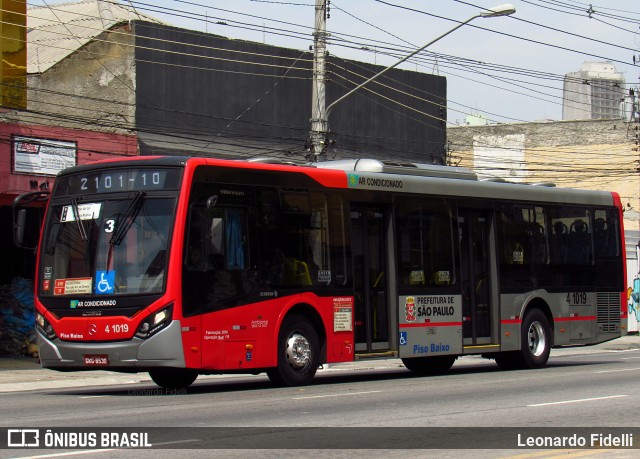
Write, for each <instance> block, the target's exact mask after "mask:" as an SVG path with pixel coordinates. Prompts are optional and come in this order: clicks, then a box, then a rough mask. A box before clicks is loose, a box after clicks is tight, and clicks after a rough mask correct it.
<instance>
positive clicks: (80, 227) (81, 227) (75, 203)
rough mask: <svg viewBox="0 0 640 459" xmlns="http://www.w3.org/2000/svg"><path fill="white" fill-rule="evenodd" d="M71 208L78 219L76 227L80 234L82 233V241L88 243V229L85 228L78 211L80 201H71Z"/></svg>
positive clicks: (75, 199)
mask: <svg viewBox="0 0 640 459" xmlns="http://www.w3.org/2000/svg"><path fill="white" fill-rule="evenodd" d="M71 208H72V209H73V215H74V216H75V217H76V226H77V227H78V232H79V233H80V239H82V240H83V241H88V240H89V236H88V235H87V229H86V228H85V227H84V223H82V219H81V218H80V210H79V209H78V199H77V198H72V199H71Z"/></svg>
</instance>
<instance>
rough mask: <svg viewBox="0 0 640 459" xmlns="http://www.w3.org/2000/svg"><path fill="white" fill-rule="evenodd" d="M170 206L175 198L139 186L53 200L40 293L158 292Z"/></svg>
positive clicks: (164, 263) (164, 257)
mask: <svg viewBox="0 0 640 459" xmlns="http://www.w3.org/2000/svg"><path fill="white" fill-rule="evenodd" d="M174 209H175V199H174V198H149V197H147V196H145V193H144V192H143V191H138V192H135V193H131V194H129V196H127V197H126V198H124V199H116V198H115V197H109V198H108V199H104V200H97V199H91V200H87V199H85V200H84V201H83V202H81V203H79V202H77V200H76V199H75V198H74V199H72V200H71V201H69V202H68V203H66V204H61V205H52V206H51V208H50V214H49V222H48V224H47V225H46V230H45V234H44V235H43V240H42V241H43V242H42V243H43V246H42V259H41V265H40V266H41V269H40V284H39V285H40V293H41V295H43V296H62V295H75V296H78V295H83V296H86V295H90V296H93V295H96V296H99V295H131V294H158V293H161V292H162V291H163V287H164V280H165V278H166V276H165V272H166V265H167V247H168V241H169V234H170V229H171V224H172V220H173V219H172V216H173V212H174ZM77 215H79V216H80V218H76V216H77Z"/></svg>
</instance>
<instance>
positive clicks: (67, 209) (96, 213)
mask: <svg viewBox="0 0 640 459" xmlns="http://www.w3.org/2000/svg"><path fill="white" fill-rule="evenodd" d="M100 209H102V204H101V203H91V204H78V212H79V213H80V220H96V219H98V218H99V217H100ZM74 221H76V216H75V213H74V212H73V206H71V205H69V206H64V207H63V208H62V214H61V215H60V223H67V222H74Z"/></svg>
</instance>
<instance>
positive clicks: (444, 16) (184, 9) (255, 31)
mask: <svg viewBox="0 0 640 459" xmlns="http://www.w3.org/2000/svg"><path fill="white" fill-rule="evenodd" d="M27 1H28V5H29V6H35V5H55V4H56V3H62V2H59V1H50V0H27ZM120 3H123V4H130V5H133V6H134V7H135V8H136V9H137V10H138V11H139V12H140V13H144V14H147V15H152V16H154V17H156V18H158V19H160V20H162V21H164V22H166V23H168V24H170V25H174V26H177V27H183V28H186V29H191V30H198V31H206V32H209V33H214V34H218V35H224V36H226V37H229V38H235V39H243V40H250V41H255V42H260V43H267V44H272V45H276V46H284V47H287V48H293V49H299V50H308V49H309V46H311V45H312V44H313V36H312V33H313V26H314V16H315V0H192V1H185V0H144V1H135V0H131V1H128V0H127V1H125V0H120ZM502 3H504V2H503V1H502V0H464V1H463V0H330V2H329V8H330V12H329V18H328V19H327V31H328V32H329V33H330V37H329V41H328V51H329V53H330V54H332V55H337V56H339V57H342V58H347V59H354V60H358V61H362V62H371V63H376V64H379V65H385V66H388V65H392V64H394V63H396V62H397V61H398V60H399V59H400V58H401V57H404V56H405V55H407V54H409V53H411V52H412V51H414V50H416V49H418V48H420V47H421V46H423V45H424V44H426V43H428V42H430V41H431V40H433V39H435V38H436V37H438V36H440V35H441V34H444V33H445V32H447V31H449V30H450V29H452V28H453V27H455V26H456V25H457V24H458V23H459V22H462V21H465V20H467V19H469V18H470V17H472V16H474V15H475V14H477V13H478V12H480V11H482V9H483V8H490V7H493V6H496V5H498V4H502ZM509 3H511V4H512V5H513V6H515V8H516V13H515V14H513V15H512V16H509V17H496V18H490V19H488V18H478V19H475V20H473V21H472V22H471V23H469V24H467V25H465V26H463V27H462V28H460V29H458V30H456V31H454V32H453V33H452V34H451V35H448V36H446V37H444V38H442V39H440V40H438V41H437V42H436V43H434V44H433V45H431V46H429V47H428V48H427V49H426V50H425V52H423V53H421V54H419V57H418V60H410V61H408V62H406V63H404V64H402V65H400V68H404V69H408V70H416V71H419V72H425V73H434V74H438V75H441V76H445V77H446V78H447V97H448V104H447V113H448V122H449V123H450V124H463V123H464V120H465V117H466V116H468V115H470V114H473V115H475V114H480V115H483V116H485V117H486V118H487V119H488V120H489V121H490V122H503V123H504V122H524V121H537V120H549V119H552V120H559V119H561V118H562V77H563V76H564V74H566V73H568V72H575V71H578V70H580V67H581V66H582V64H583V63H585V62H612V63H613V64H614V65H615V67H616V70H617V71H618V72H620V73H622V74H623V75H624V77H625V80H626V87H627V89H628V88H637V87H638V86H640V1H638V0H615V1H608V0H593V3H587V1H584V0H513V1H510V2H509ZM634 56H635V61H636V63H638V64H637V65H634V63H633V58H634ZM309 90H311V88H310V89H309ZM330 102H331V101H327V103H330Z"/></svg>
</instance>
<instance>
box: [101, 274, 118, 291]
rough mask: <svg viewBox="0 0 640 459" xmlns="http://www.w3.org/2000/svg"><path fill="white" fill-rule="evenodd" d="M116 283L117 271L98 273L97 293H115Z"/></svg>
mask: <svg viewBox="0 0 640 459" xmlns="http://www.w3.org/2000/svg"><path fill="white" fill-rule="evenodd" d="M115 282H116V272H115V271H96V293H99V294H106V293H113V288H114V286H115Z"/></svg>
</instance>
